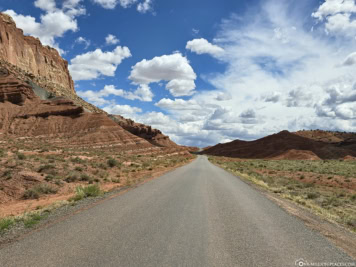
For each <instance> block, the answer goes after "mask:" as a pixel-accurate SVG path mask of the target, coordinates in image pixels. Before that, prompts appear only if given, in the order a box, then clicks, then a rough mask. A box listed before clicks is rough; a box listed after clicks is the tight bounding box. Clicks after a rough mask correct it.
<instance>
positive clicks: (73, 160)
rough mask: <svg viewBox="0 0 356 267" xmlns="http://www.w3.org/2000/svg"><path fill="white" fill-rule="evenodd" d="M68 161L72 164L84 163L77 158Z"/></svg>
mask: <svg viewBox="0 0 356 267" xmlns="http://www.w3.org/2000/svg"><path fill="white" fill-rule="evenodd" d="M70 161H71V162H73V163H84V160H82V159H81V158H79V157H75V158H71V159H70Z"/></svg>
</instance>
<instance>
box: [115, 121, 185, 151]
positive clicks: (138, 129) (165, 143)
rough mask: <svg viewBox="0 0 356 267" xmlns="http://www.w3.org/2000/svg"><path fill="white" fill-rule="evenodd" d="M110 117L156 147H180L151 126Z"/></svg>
mask: <svg viewBox="0 0 356 267" xmlns="http://www.w3.org/2000/svg"><path fill="white" fill-rule="evenodd" d="M110 117H111V118H112V119H113V120H114V121H115V122H117V123H118V124H119V125H120V126H121V127H122V128H124V129H125V130H127V131H129V132H130V133H132V134H134V135H136V136H139V137H141V138H144V139H146V140H147V141H148V142H150V143H151V144H153V145H155V146H160V147H178V145H177V144H176V143H174V142H173V141H172V140H170V139H169V137H168V136H166V135H164V134H162V132H161V131H160V130H157V129H153V128H152V127H151V126H148V125H145V124H142V123H137V122H134V121H133V120H130V119H126V118H124V117H122V116H120V115H110Z"/></svg>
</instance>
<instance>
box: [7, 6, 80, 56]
mask: <svg viewBox="0 0 356 267" xmlns="http://www.w3.org/2000/svg"><path fill="white" fill-rule="evenodd" d="M80 3H81V0H65V1H63V2H62V6H61V7H57V6H56V2H55V1H54V0H37V1H35V2H34V5H35V6H36V7H38V8H40V9H42V10H43V11H44V12H45V13H44V14H42V15H41V17H40V21H39V22H37V21H36V19H35V18H34V17H32V16H29V15H22V14H18V13H16V12H15V11H14V10H6V11H4V13H6V14H8V15H10V16H11V17H12V18H13V19H14V21H15V22H16V25H17V27H19V28H21V29H22V30H23V31H24V34H26V35H31V36H34V37H38V38H39V39H40V40H41V42H42V43H43V44H44V45H49V46H52V47H54V48H57V49H58V50H59V51H60V52H62V53H63V52H64V51H63V50H61V49H60V48H59V47H58V44H57V43H56V38H60V37H63V35H64V34H65V33H66V32H68V31H73V32H75V31H77V30H78V23H77V20H76V17H77V16H79V15H83V14H85V13H86V10H85V8H84V7H83V6H82V5H80Z"/></svg>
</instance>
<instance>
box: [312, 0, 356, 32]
mask: <svg viewBox="0 0 356 267" xmlns="http://www.w3.org/2000/svg"><path fill="white" fill-rule="evenodd" d="M355 13H356V3H355V1H354V0H326V1H325V2H324V3H323V4H322V5H320V6H319V8H318V10H317V11H316V12H314V13H312V16H313V17H314V18H316V19H318V20H319V21H322V22H323V21H325V30H326V32H327V33H330V34H333V35H344V36H348V37H352V38H353V37H355V36H356V20H355V16H354V14H355Z"/></svg>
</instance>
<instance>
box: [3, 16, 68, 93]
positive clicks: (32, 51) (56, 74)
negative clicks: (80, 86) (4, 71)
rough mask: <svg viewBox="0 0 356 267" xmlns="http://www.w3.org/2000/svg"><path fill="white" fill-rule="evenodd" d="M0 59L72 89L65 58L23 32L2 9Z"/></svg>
mask: <svg viewBox="0 0 356 267" xmlns="http://www.w3.org/2000/svg"><path fill="white" fill-rule="evenodd" d="M0 59H2V60H3V61H5V62H8V63H10V64H12V65H14V66H17V67H18V68H19V69H21V70H22V71H24V72H25V73H26V74H27V75H28V76H29V77H32V78H35V77H37V78H39V77H40V78H41V79H42V80H47V81H50V82H51V83H52V84H53V86H59V87H61V88H63V89H64V90H66V91H68V93H74V83H73V80H72V78H71V76H70V74H69V71H68V62H67V61H66V60H64V59H63V58H62V57H61V56H60V55H59V53H58V51H57V50H56V49H53V48H51V47H49V46H42V44H41V42H40V40H39V39H37V38H34V37H31V36H24V35H23V31H22V30H21V29H18V28H16V24H15V22H14V21H13V19H12V18H11V17H10V16H8V15H6V14H3V13H0Z"/></svg>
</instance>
